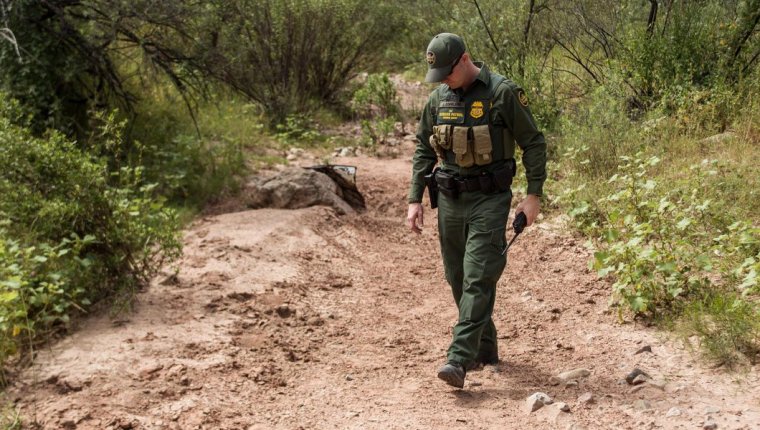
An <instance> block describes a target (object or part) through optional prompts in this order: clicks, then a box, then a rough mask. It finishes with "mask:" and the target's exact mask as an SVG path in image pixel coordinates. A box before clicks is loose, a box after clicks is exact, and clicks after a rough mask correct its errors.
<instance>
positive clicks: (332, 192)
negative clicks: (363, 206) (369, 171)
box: [242, 168, 355, 214]
mask: <svg viewBox="0 0 760 430" xmlns="http://www.w3.org/2000/svg"><path fill="white" fill-rule="evenodd" d="M344 190H345V188H344V187H342V185H338V183H337V182H335V180H333V179H332V178H330V176H328V175H327V174H325V173H322V172H318V171H316V170H313V169H302V168H291V169H288V170H285V171H283V172H282V173H280V174H278V175H276V176H274V177H271V178H267V179H254V180H252V181H251V182H249V183H248V184H247V185H246V186H245V189H244V190H243V193H242V196H243V202H244V203H245V205H246V206H247V207H249V208H251V209H259V208H265V207H271V208H279V209H301V208H305V207H309V206H317V205H324V206H330V207H332V208H334V209H335V210H336V211H337V212H338V213H340V214H349V213H355V209H354V208H353V207H351V205H349V203H348V202H347V201H346V200H345V198H346V192H348V190H346V191H344Z"/></svg>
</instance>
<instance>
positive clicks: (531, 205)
mask: <svg viewBox="0 0 760 430" xmlns="http://www.w3.org/2000/svg"><path fill="white" fill-rule="evenodd" d="M540 211H541V200H539V198H538V196H537V195H534V194H528V195H527V196H526V197H525V199H524V200H523V201H521V202H520V204H518V205H517V208H516V209H515V214H519V213H520V212H524V213H525V217H526V218H527V219H528V224H527V225H531V224H533V221H535V220H536V217H537V216H538V213H539V212H540Z"/></svg>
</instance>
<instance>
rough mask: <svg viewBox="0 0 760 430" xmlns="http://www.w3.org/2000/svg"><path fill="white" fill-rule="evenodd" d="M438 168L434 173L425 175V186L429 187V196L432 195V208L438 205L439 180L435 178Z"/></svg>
mask: <svg viewBox="0 0 760 430" xmlns="http://www.w3.org/2000/svg"><path fill="white" fill-rule="evenodd" d="M438 170H439V169H438V168H437V167H436V168H435V170H433V172H432V173H430V174H429V175H425V176H424V180H425V186H426V187H427V189H428V196H429V197H430V208H432V209H435V208H437V207H438V182H436V180H435V173H436V172H437V171H438Z"/></svg>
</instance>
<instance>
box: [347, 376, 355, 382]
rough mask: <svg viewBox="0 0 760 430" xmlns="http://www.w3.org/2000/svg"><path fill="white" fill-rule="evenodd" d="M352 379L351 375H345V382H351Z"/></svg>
mask: <svg viewBox="0 0 760 430" xmlns="http://www.w3.org/2000/svg"><path fill="white" fill-rule="evenodd" d="M353 380H354V377H353V376H351V375H346V381H353Z"/></svg>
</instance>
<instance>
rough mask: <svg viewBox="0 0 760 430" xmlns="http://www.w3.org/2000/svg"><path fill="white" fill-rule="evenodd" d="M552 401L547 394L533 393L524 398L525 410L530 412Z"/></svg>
mask: <svg viewBox="0 0 760 430" xmlns="http://www.w3.org/2000/svg"><path fill="white" fill-rule="evenodd" d="M553 402H554V401H553V400H552V398H551V397H549V395H548V394H545V393H533V394H531V395H530V396H528V398H527V399H526V400H525V411H526V412H527V413H529V414H530V413H531V412H535V411H537V410H539V409H541V408H543V407H544V406H545V405H551V404H552V403H553Z"/></svg>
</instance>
